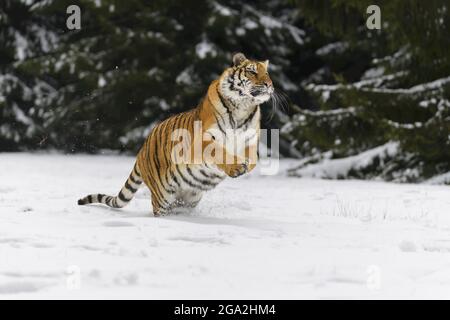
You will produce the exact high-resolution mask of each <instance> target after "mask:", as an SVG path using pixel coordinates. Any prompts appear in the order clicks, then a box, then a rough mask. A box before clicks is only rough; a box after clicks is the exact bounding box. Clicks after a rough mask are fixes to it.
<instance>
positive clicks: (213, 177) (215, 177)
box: [199, 169, 223, 179]
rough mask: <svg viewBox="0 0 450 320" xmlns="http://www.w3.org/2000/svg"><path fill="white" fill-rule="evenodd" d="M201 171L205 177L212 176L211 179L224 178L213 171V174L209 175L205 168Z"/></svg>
mask: <svg viewBox="0 0 450 320" xmlns="http://www.w3.org/2000/svg"><path fill="white" fill-rule="evenodd" d="M199 171H200V173H201V174H202V175H203V176H204V177H206V178H210V179H223V177H221V176H219V175H217V174H215V173H211V175H209V174H207V173H206V172H205V170H203V169H200V170H199Z"/></svg>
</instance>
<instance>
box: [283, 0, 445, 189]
mask: <svg viewBox="0 0 450 320" xmlns="http://www.w3.org/2000/svg"><path fill="white" fill-rule="evenodd" d="M297 4H298V5H299V7H300V9H301V12H302V13H303V14H304V16H305V18H307V19H308V20H309V22H310V23H312V24H313V25H314V26H315V27H317V28H318V29H319V30H320V32H321V33H322V34H324V35H326V36H328V37H329V38H330V40H331V41H332V43H330V44H328V45H326V46H324V47H322V48H320V49H318V51H317V53H318V54H319V55H320V56H322V58H323V61H324V63H325V66H324V67H322V68H321V69H319V70H318V71H317V72H316V74H319V75H323V74H328V75H329V74H332V75H333V77H334V81H330V77H315V78H314V77H311V78H310V79H308V81H305V82H304V83H303V84H304V87H305V88H306V89H307V90H308V92H310V93H311V95H312V96H315V97H316V99H315V106H316V107H317V109H318V110H317V111H316V112H311V111H307V110H305V111H302V110H301V111H299V113H298V114H297V115H295V116H293V118H292V121H290V122H289V123H288V124H286V126H285V127H284V130H283V131H284V135H285V138H287V139H289V140H291V141H292V147H293V148H295V149H296V150H298V151H299V153H300V154H301V155H302V156H304V157H306V158H305V159H304V161H303V163H302V165H301V166H299V167H298V168H296V169H295V170H292V174H294V175H300V176H302V175H303V176H304V175H319V176H322V177H328V178H347V177H356V178H374V177H381V178H383V179H387V180H394V181H422V180H425V179H428V178H430V177H432V176H436V175H439V174H443V173H445V172H448V171H449V170H450V57H449V56H448V52H449V49H450V38H449V37H448V34H449V31H450V15H449V14H448V10H449V9H450V8H449V5H448V3H446V2H445V1H427V2H424V1H409V2H407V3H405V2H404V1H399V0H391V1H378V5H379V6H380V8H381V16H382V28H381V30H369V29H368V28H366V26H365V23H366V18H367V17H368V15H367V14H366V8H367V7H368V6H369V5H370V4H371V2H370V1H340V0H334V1H323V0H319V1H307V0H301V1H297ZM356 61H357V63H355V62H356ZM358 154H359V155H360V156H358ZM342 158H346V159H347V161H345V160H342ZM329 159H341V160H340V161H334V162H333V161H329ZM315 162H319V163H322V165H317V164H316V165H313V166H312V165H310V164H311V163H315Z"/></svg>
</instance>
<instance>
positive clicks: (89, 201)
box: [87, 194, 92, 203]
mask: <svg viewBox="0 0 450 320" xmlns="http://www.w3.org/2000/svg"><path fill="white" fill-rule="evenodd" d="M87 201H88V203H92V194H90V195H88V196H87Z"/></svg>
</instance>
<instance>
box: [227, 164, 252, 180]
mask: <svg viewBox="0 0 450 320" xmlns="http://www.w3.org/2000/svg"><path fill="white" fill-rule="evenodd" d="M247 172H248V162H247V161H246V162H245V163H241V164H233V165H231V166H230V167H229V171H228V172H227V174H228V176H230V177H231V178H237V177H240V176H242V175H243V174H244V173H247Z"/></svg>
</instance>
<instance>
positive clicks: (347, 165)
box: [291, 142, 399, 179]
mask: <svg viewBox="0 0 450 320" xmlns="http://www.w3.org/2000/svg"><path fill="white" fill-rule="evenodd" d="M398 147H399V144H398V142H388V143H386V144H384V145H382V146H379V147H376V148H373V149H370V150H367V151H364V152H362V153H360V154H357V155H355V156H350V157H347V158H342V159H325V160H324V161H322V162H319V163H315V164H309V165H307V166H305V167H303V166H302V167H300V168H298V169H294V170H291V172H292V174H293V175H296V176H299V177H312V178H326V179H338V178H340V177H347V176H348V174H349V172H350V170H352V169H356V170H361V169H364V168H367V167H369V166H371V165H372V164H373V162H374V160H375V159H377V160H378V161H382V160H383V159H384V158H386V157H390V158H392V157H393V156H395V154H396V153H397V152H398Z"/></svg>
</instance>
